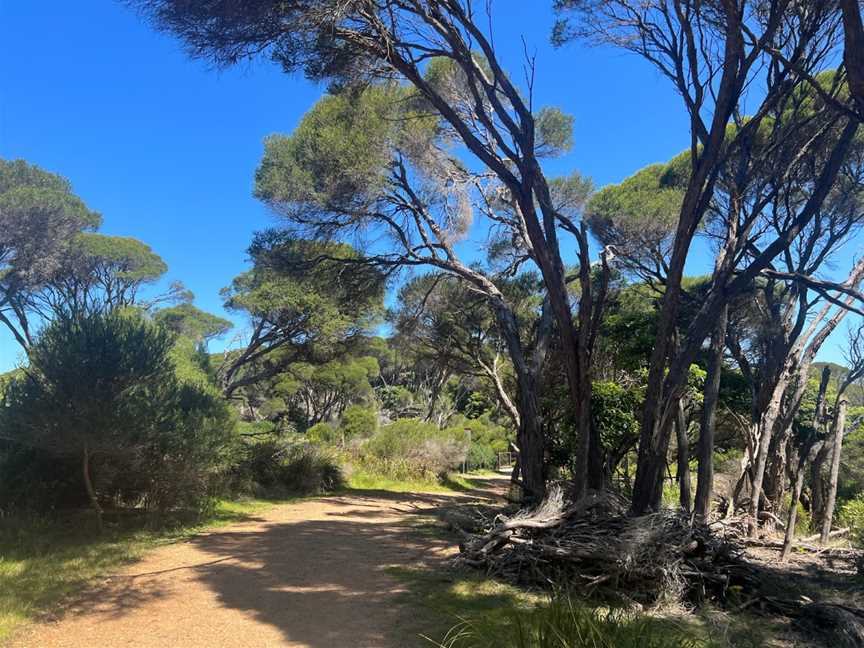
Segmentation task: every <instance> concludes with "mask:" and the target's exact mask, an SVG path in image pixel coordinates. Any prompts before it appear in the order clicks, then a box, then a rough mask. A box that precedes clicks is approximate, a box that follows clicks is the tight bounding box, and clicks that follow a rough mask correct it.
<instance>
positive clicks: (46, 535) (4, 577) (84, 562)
mask: <svg viewBox="0 0 864 648" xmlns="http://www.w3.org/2000/svg"><path fill="white" fill-rule="evenodd" d="M272 504H273V502H269V501H263V500H251V499H250V500H241V501H220V502H218V503H217V505H216V506H215V508H214V510H213V511H212V513H210V514H209V515H208V516H206V517H205V518H204V519H200V520H198V521H196V522H194V523H189V522H187V523H179V522H177V523H174V524H173V525H171V526H170V527H168V528H163V529H160V530H148V529H142V528H140V526H141V519H140V518H138V519H137V520H136V521H134V522H133V523H132V524H130V523H129V522H126V523H124V524H122V525H120V524H119V523H117V524H113V525H109V526H108V528H107V529H106V532H105V533H104V534H103V535H102V536H98V535H96V534H95V533H94V532H93V530H92V529H93V525H92V520H91V519H90V517H89V514H82V515H77V516H74V517H66V518H63V519H58V520H51V521H49V520H47V519H30V520H26V521H23V520H11V519H7V520H0V642H2V641H4V640H5V639H7V638H8V637H9V636H10V635H11V634H12V632H13V631H14V630H15V629H17V628H19V627H20V626H22V625H23V624H25V623H27V622H29V621H31V620H33V619H35V618H37V617H38V616H39V615H40V614H43V613H45V612H46V611H48V610H49V609H51V608H52V607H54V606H56V604H57V603H58V602H60V601H61V600H62V599H63V598H64V597H65V596H67V595H69V594H71V593H74V592H77V591H80V590H81V589H82V588H83V587H85V586H86V585H88V584H89V583H91V582H92V581H93V580H94V579H96V578H97V577H99V576H101V575H103V574H106V573H108V572H109V571H111V570H113V569H115V568H117V567H119V566H121V565H124V564H128V563H131V562H134V561H136V560H137V559H139V558H140V557H141V556H142V554H143V553H144V552H145V551H147V550H148V549H152V548H154V547H157V546H160V545H164V544H170V543H173V542H178V541H180V540H184V539H187V538H189V537H191V536H193V535H195V534H196V533H199V532H201V531H202V530H204V529H210V528H214V527H219V526H223V525H226V524H230V523H232V522H237V521H239V520H242V519H245V518H247V517H248V516H249V515H250V514H253V513H255V512H256V511H259V510H261V509H264V508H267V507H269V506H271V505H272ZM109 519H110V518H109ZM129 527H133V528H129ZM134 527H139V528H134Z"/></svg>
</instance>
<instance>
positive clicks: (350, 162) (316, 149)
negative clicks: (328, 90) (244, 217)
mask: <svg viewBox="0 0 864 648" xmlns="http://www.w3.org/2000/svg"><path fill="white" fill-rule="evenodd" d="M404 100H405V92H404V91H403V90H401V89H400V88H398V87H397V86H392V85H388V86H371V87H366V88H364V89H363V90H361V91H357V92H344V93H340V94H335V95H327V96H325V97H323V98H322V99H321V100H319V101H318V103H316V104H315V106H314V107H313V108H312V109H311V110H310V111H309V112H308V113H307V114H306V115H305V116H304V117H303V119H302V121H301V122H300V125H299V126H298V127H297V129H296V130H295V131H294V133H292V134H291V135H290V136H284V135H273V136H270V137H268V138H267V139H266V140H265V141H264V157H263V159H262V160H261V165H260V166H259V168H258V171H257V172H256V174H255V195H256V197H258V198H259V199H261V200H263V201H264V202H267V203H269V204H281V205H291V204H299V203H304V202H311V203H314V204H316V205H319V206H322V207H327V206H330V207H332V206H336V205H338V206H347V205H357V204H365V203H366V202H368V201H370V200H372V199H374V198H375V196H376V195H377V193H378V192H379V191H380V190H381V188H382V187H383V186H384V183H385V181H386V172H387V165H388V163H389V161H390V158H391V147H392V146H393V144H394V140H395V139H396V138H397V137H398V136H399V132H400V129H401V127H400V121H399V120H397V119H393V117H394V116H395V111H396V109H397V107H398V106H401V105H404ZM421 124H422V122H415V127H416V128H420V127H421Z"/></svg>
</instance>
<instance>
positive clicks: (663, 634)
mask: <svg viewBox="0 0 864 648" xmlns="http://www.w3.org/2000/svg"><path fill="white" fill-rule="evenodd" d="M457 506H458V505H457ZM440 515H441V512H440V511H439V512H438V514H437V515H435V514H433V515H425V516H419V517H417V518H415V519H414V520H413V523H412V531H413V533H414V534H415V535H416V536H418V537H422V538H426V541H427V542H428V540H429V537H432V538H434V539H436V540H438V541H443V542H444V543H447V544H449V543H455V541H456V540H455V538H454V537H453V534H452V532H451V531H449V530H448V529H447V526H446V525H445V524H442V520H441V519H440V517H439V516H440ZM387 571H388V573H389V574H390V575H391V576H393V577H394V578H396V579H397V580H399V581H401V582H402V583H403V584H404V585H405V588H404V589H405V594H404V596H405V603H406V605H408V606H409V607H410V608H412V609H414V610H417V613H416V614H415V615H414V617H413V618H414V623H413V626H412V627H411V628H406V629H405V632H406V635H405V637H404V640H405V641H404V643H405V645H428V646H430V647H431V646H438V648H493V647H494V648H582V647H583V646H587V647H590V648H606V647H609V648H611V647H613V646H615V647H619V646H620V647H621V648H627V647H628V646H634V647H636V646H639V647H645V648H665V647H667V646H668V647H669V648H671V647H672V646H676V647H678V646H680V647H692V648H732V647H735V648H757V647H759V648H768V647H775V646H776V647H778V648H779V647H780V646H787V645H789V644H787V643H785V642H783V640H782V639H779V637H781V636H782V635H784V634H786V631H787V628H786V624H785V622H783V621H782V620H778V619H770V618H767V617H765V616H754V615H751V614H749V613H746V612H737V613H729V612H725V611H723V610H720V609H717V608H713V607H711V606H705V607H703V608H701V609H700V610H697V611H691V610H686V609H683V608H671V607H669V608H665V609H660V610H655V611H650V612H642V613H639V612H636V611H634V610H629V611H628V610H623V609H620V608H619V609H613V608H609V607H607V606H606V605H601V604H599V603H597V602H592V601H587V600H582V599H579V598H578V596H577V597H574V596H571V595H567V594H563V595H558V596H557V597H551V598H550V596H549V594H548V593H544V592H538V591H530V590H525V589H522V588H518V587H516V586H514V585H511V584H508V583H505V582H501V581H498V580H495V579H492V578H489V577H487V576H485V575H482V574H479V573H472V572H465V571H458V572H457V571H452V570H449V569H442V568H441V565H440V563H438V564H435V563H433V564H423V563H419V564H415V565H411V566H400V567H390V568H389V569H388V570H387ZM419 637H423V639H422V640H421V639H420V638H419Z"/></svg>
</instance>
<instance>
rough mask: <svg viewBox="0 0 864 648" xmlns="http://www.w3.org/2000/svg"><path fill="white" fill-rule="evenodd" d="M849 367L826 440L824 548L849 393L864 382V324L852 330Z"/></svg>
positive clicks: (838, 389)
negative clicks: (826, 469) (826, 472)
mask: <svg viewBox="0 0 864 648" xmlns="http://www.w3.org/2000/svg"><path fill="white" fill-rule="evenodd" d="M846 363H847V364H848V370H847V371H846V373H845V375H843V376H842V377H841V378H840V381H839V385H838V387H837V394H836V396H835V398H834V407H833V410H834V416H833V421H832V430H831V438H830V439H827V444H826V445H827V446H828V447H829V448H830V451H831V464H830V475H829V479H828V497H827V498H826V501H825V507H824V511H823V513H822V520H821V522H822V524H821V529H820V533H819V542H820V543H822V544H825V543H826V542H828V537H829V535H830V533H831V522H832V519H833V517H834V506H835V504H836V501H837V486H838V482H839V478H840V458H841V455H842V452H843V435H844V434H845V433H846V411H847V408H848V405H849V402H848V398H847V395H846V392H847V390H848V389H849V388H850V387H851V386H853V385H855V384H856V383H859V382H860V381H861V379H862V378H864V324H859V325H858V326H857V327H852V328H850V330H849V336H848V346H847V350H846ZM817 470H818V467H817ZM817 487H818V485H816V484H814V489H815V488H817Z"/></svg>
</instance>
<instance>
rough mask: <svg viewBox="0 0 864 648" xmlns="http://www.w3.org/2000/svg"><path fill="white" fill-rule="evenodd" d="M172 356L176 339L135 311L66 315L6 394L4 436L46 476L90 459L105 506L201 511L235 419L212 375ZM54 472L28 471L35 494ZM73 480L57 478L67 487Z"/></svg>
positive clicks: (37, 346) (42, 338)
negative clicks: (34, 458)
mask: <svg viewBox="0 0 864 648" xmlns="http://www.w3.org/2000/svg"><path fill="white" fill-rule="evenodd" d="M173 357H175V348H174V345H173V339H172V336H170V335H169V334H168V333H167V332H165V331H164V330H163V329H161V328H160V327H158V326H157V325H155V324H152V323H150V322H148V321H146V320H145V319H144V318H143V317H141V316H140V315H139V314H138V313H136V312H135V311H123V312H121V311H115V312H111V313H107V314H102V313H92V314H88V315H80V316H76V317H73V318H61V319H59V320H58V321H56V322H55V323H53V324H52V325H51V326H50V327H48V328H47V329H46V330H45V331H44V333H43V334H42V335H41V336H40V337H39V339H38V341H37V342H36V344H34V345H33V347H32V348H31V352H30V356H29V360H30V364H29V366H28V367H27V371H26V374H25V375H24V376H21V377H19V378H16V379H14V380H13V381H12V383H11V384H10V385H9V387H8V389H7V390H6V392H5V394H4V400H3V408H2V411H0V417H2V421H0V423H2V426H3V429H4V430H5V432H6V436H7V439H10V440H11V442H12V443H13V444H14V445H16V446H20V447H23V448H27V447H29V448H33V450H32V451H30V452H34V453H37V454H38V456H39V461H40V462H44V463H43V464H40V465H44V466H45V467H46V469H47V467H48V466H50V465H51V462H50V461H49V459H48V457H55V458H56V459H57V461H58V462H59V464H58V465H59V466H60V468H62V467H63V466H64V465H66V464H65V463H64V462H65V461H67V460H69V461H73V460H74V462H75V463H76V464H77V465H79V466H80V461H81V457H82V456H85V455H86V456H91V457H92V460H91V461H92V470H93V473H94V477H93V481H94V484H95V486H96V490H97V492H98V495H99V498H100V499H101V500H103V502H104V503H111V504H123V505H131V506H138V505H141V506H143V507H144V508H146V509H149V510H157V511H165V510H168V509H171V508H178V507H180V508H192V509H195V508H198V507H200V506H202V505H204V504H205V503H206V501H207V499H208V498H209V497H210V496H211V495H212V494H213V493H214V492H215V491H214V489H215V487H216V485H217V477H218V474H219V473H220V472H221V471H222V470H223V468H224V466H225V463H226V461H227V457H226V453H227V451H228V448H229V447H230V445H231V443H232V439H233V435H234V419H233V417H232V415H231V413H230V411H229V409H228V407H227V405H226V404H225V403H224V402H223V401H222V399H221V398H220V396H219V395H218V393H216V391H215V390H214V389H213V388H212V387H210V386H209V385H207V382H206V376H201V374H200V370H199V373H198V374H195V373H190V374H189V375H187V376H183V377H181V376H178V374H177V372H176V368H175V364H174V361H173ZM154 403H157V404H158V407H154ZM20 452H25V451H23V450H17V451H16V453H15V454H17V453H20ZM13 456H14V454H13ZM55 469H56V468H55ZM53 472H54V471H51V472H48V473H47V474H44V475H42V477H41V479H39V478H38V477H39V476H38V475H35V474H33V473H32V472H31V473H30V475H31V478H32V479H33V482H34V484H33V485H34V491H35V492H38V490H39V487H38V486H37V485H38V484H40V482H41V483H43V486H44V482H45V481H46V479H47V480H48V483H49V484H50V483H51V481H52V480H53V479H55V477H54V476H52V473H53ZM71 474H72V473H71V472H70V471H68V470H67V469H63V470H57V472H56V475H59V476H60V477H61V478H63V479H67V480H70V481H71ZM64 475H68V477H64ZM77 480H78V477H76V481H77ZM78 484H79V485H80V484H81V482H80V481H78ZM48 488H50V486H49V487H48ZM23 495H26V494H23ZM23 495H22V496H23ZM11 504H15V505H16V506H20V505H22V504H23V505H27V504H35V505H36V506H39V505H40V503H39V502H38V501H37V502H33V501H32V500H26V501H24V502H10V503H8V505H11ZM42 505H44V504H42Z"/></svg>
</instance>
